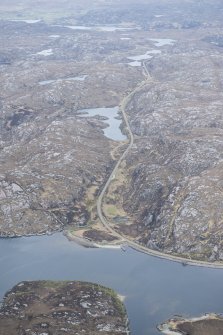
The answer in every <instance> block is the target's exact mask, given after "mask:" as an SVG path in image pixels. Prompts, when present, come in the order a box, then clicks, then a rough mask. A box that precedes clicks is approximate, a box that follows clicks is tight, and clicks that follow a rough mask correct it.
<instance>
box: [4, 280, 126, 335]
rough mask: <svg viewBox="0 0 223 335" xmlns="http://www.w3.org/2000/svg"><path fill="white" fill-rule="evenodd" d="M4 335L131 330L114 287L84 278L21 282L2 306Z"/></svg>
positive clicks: (50, 334) (7, 296) (108, 332)
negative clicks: (79, 280) (86, 281)
mask: <svg viewBox="0 0 223 335" xmlns="http://www.w3.org/2000/svg"><path fill="white" fill-rule="evenodd" d="M0 325H1V326H0V334H1V335H21V334H30V335H31V334H32V335H34V334H35V335H43V334H44V335H52V334H54V335H59V334H60V335H62V334H70V335H71V334H75V335H77V334H82V333H84V334H89V335H90V334H92V335H94V334H95V335H96V334H98V333H100V334H102V335H105V334H109V335H114V334H120V335H124V334H128V326H127V315H126V311H125V308H124V306H123V304H122V302H121V301H120V300H119V298H118V296H117V295H116V293H115V292H114V291H112V290H111V289H108V288H106V287H103V286H100V285H97V284H91V283H84V282H73V281H69V282H68V281H67V282H53V281H37V282H22V283H20V284H18V285H16V286H15V287H14V288H13V289H12V290H10V291H9V292H8V293H7V294H6V296H5V298H4V302H3V305H2V307H1V309H0Z"/></svg>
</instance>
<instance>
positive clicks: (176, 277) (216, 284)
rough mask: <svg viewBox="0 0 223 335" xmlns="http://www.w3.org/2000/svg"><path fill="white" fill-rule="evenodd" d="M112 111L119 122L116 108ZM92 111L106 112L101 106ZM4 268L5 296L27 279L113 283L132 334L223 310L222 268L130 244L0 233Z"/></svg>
mask: <svg viewBox="0 0 223 335" xmlns="http://www.w3.org/2000/svg"><path fill="white" fill-rule="evenodd" d="M111 111H112V112H113V113H114V115H113V118H111V117H110V118H109V120H112V122H113V123H114V120H115V121H117V120H116V119H114V116H116V115H117V114H116V113H117V108H115V109H113V110H110V112H111ZM85 112H86V111H85ZM88 112H89V111H88ZM95 112H96V113H95ZM98 112H100V113H98ZM93 114H100V115H104V113H102V110H97V111H95V110H94V113H93ZM87 116H93V115H89V114H88V115H87ZM109 120H106V121H105V122H106V123H109ZM120 123H121V121H120V120H119V125H120ZM105 133H106V132H105ZM109 136H111V135H110V134H109ZM0 269H1V271H0V299H2V298H3V296H4V294H5V293H6V291H7V290H9V289H11V288H12V287H13V286H14V285H15V284H17V283H18V282H20V281H25V280H40V279H42V280H83V281H90V282H95V283H99V284H102V285H105V286H108V287H111V288H113V289H114V290H116V291H117V292H118V293H119V294H121V295H123V296H125V297H126V298H125V305H126V308H127V313H128V316H129V319H130V327H131V332H132V335H157V334H158V331H157V330H156V326H157V324H160V323H162V322H164V321H165V320H167V319H168V318H170V317H172V316H173V315H174V314H180V315H183V316H199V315H201V314H203V313H208V312H216V313H222V312H223V297H222V283H223V270H221V269H211V268H200V267H195V266H189V265H186V266H185V265H184V264H180V263H175V262H171V261H168V260H163V259H159V258H155V257H152V256H148V255H145V254H143V253H140V252H137V251H135V250H133V249H131V248H127V249H126V251H125V252H124V251H122V250H121V249H114V248H111V249H106V248H100V249H97V248H94V249H90V248H84V247H82V246H79V245H77V244H75V243H74V242H70V241H68V240H67V238H66V237H65V236H64V235H63V234H62V233H56V234H53V235H51V236H33V237H20V238H11V239H10V238H2V239H0Z"/></svg>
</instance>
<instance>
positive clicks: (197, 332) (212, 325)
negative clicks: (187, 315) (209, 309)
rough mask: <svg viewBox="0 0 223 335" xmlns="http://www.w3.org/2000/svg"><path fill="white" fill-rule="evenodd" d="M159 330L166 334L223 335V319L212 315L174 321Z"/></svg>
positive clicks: (163, 325) (159, 327)
mask: <svg viewBox="0 0 223 335" xmlns="http://www.w3.org/2000/svg"><path fill="white" fill-rule="evenodd" d="M158 329H159V330H160V331H161V332H162V333H164V334H176V335H177V334H179V335H180V334H187V335H221V334H222V333H223V318H222V316H220V315H216V314H210V315H206V316H204V317H201V318H196V319H181V320H175V319H172V320H170V321H168V322H166V323H164V324H162V325H161V326H158Z"/></svg>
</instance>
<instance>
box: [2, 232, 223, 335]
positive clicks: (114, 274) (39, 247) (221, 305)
mask: <svg viewBox="0 0 223 335" xmlns="http://www.w3.org/2000/svg"><path fill="white" fill-rule="evenodd" d="M0 268H1V272H0V298H1V299H2V297H3V296H4V294H5V292H6V291H7V290H9V289H10V288H11V287H12V286H13V285H15V284H17V283H18V282H19V281H23V280H38V279H50V280H84V281H92V282H96V283H100V284H103V285H106V286H109V287H111V288H113V289H115V290H116V291H117V292H118V293H120V294H122V295H125V296H126V300H125V304H126V307H127V311H128V315H129V318H130V321H131V329H132V334H133V335H155V334H158V332H157V330H156V325H157V324H158V323H161V322H163V321H165V320H166V319H168V318H170V317H171V316H173V314H183V315H185V316H195V315H196V316H197V315H200V314H203V313H205V312H223V293H222V285H223V270H215V269H208V268H199V267H192V266H182V265H181V264H179V263H174V262H169V261H166V260H161V259H158V258H154V257H151V256H148V255H144V254H141V253H139V252H136V251H134V250H132V249H127V251H126V252H123V251H121V250H119V249H86V248H83V247H81V246H78V245H76V244H75V243H74V242H69V241H68V240H67V239H66V238H65V237H64V236H63V235H62V234H60V233H58V234H55V235H52V236H40V237H28V238H15V239H0Z"/></svg>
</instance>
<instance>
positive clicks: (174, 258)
mask: <svg viewBox="0 0 223 335" xmlns="http://www.w3.org/2000/svg"><path fill="white" fill-rule="evenodd" d="M142 67H143V69H144V73H145V75H146V79H145V80H143V81H142V82H141V83H140V84H139V85H138V86H137V87H136V88H135V89H134V90H133V91H132V92H131V93H130V94H129V95H127V96H126V97H125V98H124V99H123V101H122V103H121V105H120V111H121V112H122V116H123V120H124V122H125V125H126V129H127V132H128V138H129V145H128V147H127V148H126V150H125V151H124V152H123V154H122V155H121V157H120V158H119V160H118V161H117V163H116V165H115V167H114V169H113V171H112V173H111V175H110V176H109V178H108V180H107V182H106V184H105V186H104V188H103V189H102V191H101V193H100V195H99V197H98V199H97V214H98V217H99V219H100V221H101V223H102V224H103V225H104V226H105V227H106V229H107V230H108V231H109V232H111V233H112V234H113V235H114V236H116V237H118V238H119V239H120V242H121V243H123V244H126V245H128V246H129V247H131V248H133V249H135V250H137V251H139V252H142V253H145V254H148V255H151V256H154V257H158V258H162V259H167V260H170V261H174V262H178V263H182V264H184V265H193V266H200V267H209V268H216V269H223V263H220V262H214V263H211V262H207V261H197V260H193V259H187V258H183V257H180V256H175V255H171V254H165V253H164V252H161V251H157V250H153V249H150V248H147V247H146V246H143V245H141V244H139V243H136V242H134V241H132V240H130V239H129V238H127V237H126V236H124V235H122V234H120V233H118V232H117V231H115V230H114V229H113V228H112V226H111V224H110V223H109V222H108V220H107V219H106V217H105V216H104V214H103V210H102V202H103V198H104V195H105V193H106V192H107V190H108V187H109V185H110V184H111V182H112V180H113V179H114V176H115V174H116V172H117V170H118V169H119V167H120V165H121V163H122V162H123V161H124V159H125V157H126V156H127V155H128V153H129V151H130V150H131V149H132V147H133V144H134V135H133V133H132V131H131V127H130V125H129V121H128V117H127V114H126V111H125V109H126V106H127V104H128V103H129V102H130V101H131V98H132V97H133V96H134V94H135V93H137V92H139V91H140V90H141V89H142V87H143V86H145V85H147V84H148V83H149V82H151V80H152V78H151V76H150V73H149V71H148V68H147V66H146V64H145V62H143V63H142Z"/></svg>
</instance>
